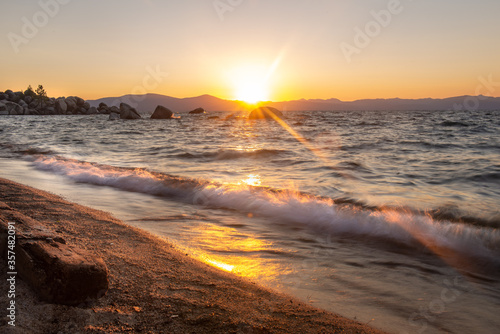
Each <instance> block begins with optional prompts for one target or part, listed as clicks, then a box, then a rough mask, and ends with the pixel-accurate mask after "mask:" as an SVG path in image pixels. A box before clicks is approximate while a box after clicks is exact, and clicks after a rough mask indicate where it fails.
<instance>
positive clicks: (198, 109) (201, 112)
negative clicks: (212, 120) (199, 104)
mask: <svg viewBox="0 0 500 334" xmlns="http://www.w3.org/2000/svg"><path fill="white" fill-rule="evenodd" d="M189 113H190V114H195V115H197V114H204V113H205V109H203V108H196V109H195V110H192V111H190V112H189Z"/></svg>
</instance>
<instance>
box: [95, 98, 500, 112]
mask: <svg viewBox="0 0 500 334" xmlns="http://www.w3.org/2000/svg"><path fill="white" fill-rule="evenodd" d="M87 102H89V103H90V105H91V106H95V107H97V106H98V105H99V103H101V102H104V103H106V104H107V105H108V106H112V105H116V106H119V104H120V102H125V103H128V104H130V105H131V106H133V107H134V108H136V109H137V110H138V111H139V112H147V113H149V112H153V111H154V109H155V108H156V106H158V105H162V106H165V107H167V108H169V109H170V110H172V111H174V112H188V111H191V110H193V109H196V108H199V107H201V108H204V109H205V110H206V111H230V112H236V111H246V110H248V109H250V108H252V106H249V105H247V104H245V103H243V102H241V101H233V100H223V99H219V98H217V97H215V96H211V95H201V96H197V97H189V98H175V97H170V96H166V95H159V94H146V95H124V96H121V97H106V98H102V99H98V100H89V101H87ZM261 105H266V106H271V107H274V108H277V109H279V110H282V111H285V112H286V111H301V110H326V111H328V110H331V111H340V110H347V111H359V110H402V111H406V110H429V111H433V110H462V109H469V110H500V97H486V96H482V95H479V96H456V97H450V98H446V99H431V98H426V99H399V98H394V99H367V100H357V101H351V102H345V101H340V100H338V99H327V100H319V99H313V100H305V99H302V100H294V101H282V102H263V103H261Z"/></svg>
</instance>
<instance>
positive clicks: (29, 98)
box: [24, 95, 33, 104]
mask: <svg viewBox="0 0 500 334" xmlns="http://www.w3.org/2000/svg"><path fill="white" fill-rule="evenodd" d="M24 101H25V102H26V103H27V104H30V103H31V102H32V101H33V97H31V96H29V95H27V96H25V97H24Z"/></svg>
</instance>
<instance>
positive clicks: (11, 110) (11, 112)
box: [5, 101, 24, 115]
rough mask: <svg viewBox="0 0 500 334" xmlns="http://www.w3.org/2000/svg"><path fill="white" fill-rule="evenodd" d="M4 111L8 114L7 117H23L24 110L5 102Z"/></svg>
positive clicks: (17, 105) (15, 104) (12, 103)
mask: <svg viewBox="0 0 500 334" xmlns="http://www.w3.org/2000/svg"><path fill="white" fill-rule="evenodd" d="M5 107H6V110H7V111H8V112H9V115H23V114H24V108H23V107H22V106H20V105H19V104H17V103H14V102H10V101H9V102H6V103H5Z"/></svg>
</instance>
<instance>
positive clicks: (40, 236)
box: [0, 202, 109, 305]
mask: <svg viewBox="0 0 500 334" xmlns="http://www.w3.org/2000/svg"><path fill="white" fill-rule="evenodd" d="M12 223H14V224H12ZM12 226H13V227H12ZM0 236H1V238H0V248H1V255H2V257H3V258H5V259H7V250H8V248H7V245H8V240H12V238H11V236H14V237H15V239H14V240H15V242H16V244H15V254H16V262H15V270H17V272H18V274H19V277H20V278H21V279H22V280H23V281H25V282H26V283H28V285H29V286H30V287H31V288H32V290H34V291H35V292H36V294H37V295H38V297H39V298H40V299H41V300H43V301H46V302H48V303H55V304H62V305H79V304H82V303H86V302H89V301H93V300H96V299H99V298H100V297H102V296H104V295H105V294H106V292H107V290H108V286H109V280H108V269H107V267H106V264H105V263H104V261H103V260H102V259H101V258H99V257H96V256H94V255H92V254H91V253H89V252H88V251H86V250H84V249H82V248H78V247H75V246H72V245H68V244H66V241H65V240H64V239H63V238H61V237H60V236H59V235H58V234H57V233H56V232H53V231H51V230H50V229H49V228H48V227H47V226H44V225H42V224H40V223H38V222H37V221H35V220H33V219H32V218H30V217H28V216H25V215H23V214H21V213H19V212H17V211H15V210H12V209H11V208H10V207H9V206H8V205H7V204H5V203H3V202H0Z"/></svg>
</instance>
